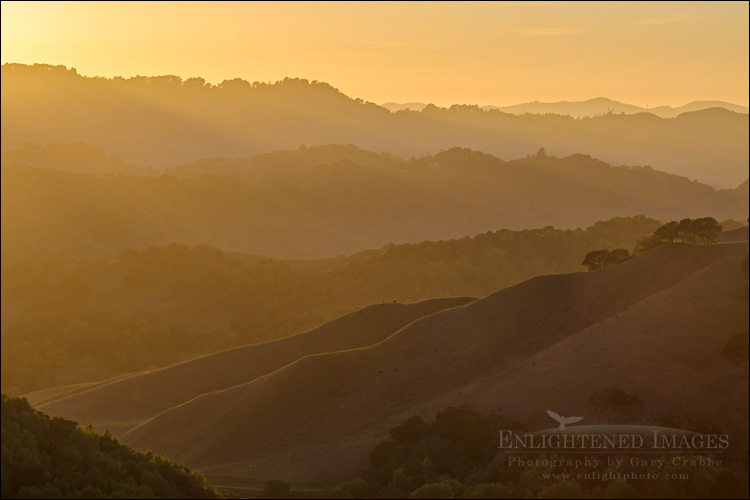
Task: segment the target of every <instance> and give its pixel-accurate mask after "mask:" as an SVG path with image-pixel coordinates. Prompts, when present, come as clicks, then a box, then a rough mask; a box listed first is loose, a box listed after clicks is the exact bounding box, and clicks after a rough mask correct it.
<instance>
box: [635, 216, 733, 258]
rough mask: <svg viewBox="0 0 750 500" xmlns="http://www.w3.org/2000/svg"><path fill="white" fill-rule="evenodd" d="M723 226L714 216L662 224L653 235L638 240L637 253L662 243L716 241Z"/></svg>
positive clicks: (691, 243)
mask: <svg viewBox="0 0 750 500" xmlns="http://www.w3.org/2000/svg"><path fill="white" fill-rule="evenodd" d="M721 231H722V227H721V224H719V223H718V222H717V221H716V219H714V218H713V217H701V218H699V219H682V220H681V221H679V222H678V221H670V222H667V223H666V224H662V225H661V226H659V228H657V229H656V231H654V234H652V235H651V236H648V237H645V238H641V239H640V240H638V245H637V246H636V247H635V253H636V254H639V253H643V252H645V251H647V250H650V249H651V248H654V247H655V246H657V245H661V244H662V243H674V242H675V241H681V242H683V243H688V244H690V245H695V244H696V243H698V242H701V243H703V244H704V245H710V244H712V243H716V241H717V240H718V239H719V236H720V235H721Z"/></svg>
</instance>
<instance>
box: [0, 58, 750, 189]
mask: <svg viewBox="0 0 750 500" xmlns="http://www.w3.org/2000/svg"><path fill="white" fill-rule="evenodd" d="M2 79H3V87H2V143H3V148H12V147H20V146H21V145H22V144H24V143H25V142H27V141H34V142H39V143H48V142H73V141H86V142H91V143H95V144H99V145H102V146H104V147H106V148H107V150H108V151H111V152H113V153H116V154H120V155H122V156H123V158H124V159H125V160H126V161H129V162H133V163H137V164H142V165H153V166H156V167H165V166H171V165H173V164H175V163H179V162H186V161H192V160H194V159H196V158H202V157H214V156H224V157H238V156H250V155H253V154H257V153H263V152H268V151H273V150H276V149H288V148H296V147H298V146H299V145H300V144H306V145H308V146H313V145H320V144H330V143H352V144H356V145H358V146H360V147H363V148H366V149H372V150H375V151H388V152H391V153H394V154H397V155H401V156H406V157H410V156H414V155H417V156H421V155H424V154H425V153H427V152H433V153H434V152H436V151H438V150H440V149H443V148H446V147H450V146H461V147H469V148H473V149H480V150H482V151H486V152H488V153H492V154H496V155H499V156H501V157H504V158H518V157H521V156H524V155H526V154H527V153H529V152H533V151H536V150H537V149H538V148H539V147H540V146H543V147H546V148H547V149H548V151H549V152H550V153H552V154H555V155H558V156H566V155H570V154H575V153H580V152H585V153H588V154H591V155H593V156H595V157H598V158H601V159H603V160H605V161H607V162H610V163H614V164H651V165H653V166H654V167H655V168H658V169H662V170H665V171H668V172H673V173H677V174H680V175H686V176H688V177H690V178H695V179H699V180H701V181H703V182H707V183H710V184H712V185H715V186H720V187H730V186H735V185H737V184H738V183H739V182H741V181H742V180H744V178H745V177H746V175H747V165H748V141H747V137H748V115H747V114H737V113H733V112H731V111H727V110H724V109H718V108H712V109H706V110H703V111H696V112H691V113H684V114H682V115H680V116H678V117H676V118H673V119H662V118H659V117H657V116H655V115H651V114H636V115H608V116H602V117H597V118H590V119H582V120H576V119H574V118H572V117H564V116H545V115H526V116H515V115H512V114H507V113H501V112H497V111H493V112H487V111H484V110H482V109H480V108H479V107H478V106H456V107H453V108H451V109H444V110H441V109H437V108H435V107H434V106H428V107H427V108H425V109H424V110H423V111H421V112H419V113H396V114H393V113H390V112H389V111H388V110H387V109H385V108H383V107H380V106H377V105H375V104H372V103H364V102H362V101H361V100H359V99H357V100H355V99H351V98H349V97H347V96H345V95H343V94H341V93H340V92H339V91H338V90H336V89H335V88H333V87H331V86H330V85H328V84H325V83H318V82H313V83H312V84H311V83H308V82H307V81H305V80H296V79H286V80H284V81H283V82H280V83H278V84H275V85H269V84H250V83H248V82H245V81H243V80H239V79H235V80H229V81H225V82H223V83H222V84H220V85H219V86H216V87H210V88H209V87H208V86H206V85H205V82H204V81H203V80H202V79H200V78H195V79H190V80H186V81H185V82H182V80H181V79H180V78H178V77H174V76H163V77H153V78H148V77H136V78H133V79H129V80H124V79H113V80H107V79H104V78H85V77H81V76H79V75H78V74H76V73H75V72H72V71H68V70H66V69H65V68H63V67H51V66H46V65H36V66H24V65H19V64H6V65H3V67H2Z"/></svg>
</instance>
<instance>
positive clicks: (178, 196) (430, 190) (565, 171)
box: [2, 146, 748, 265]
mask: <svg viewBox="0 0 750 500" xmlns="http://www.w3.org/2000/svg"><path fill="white" fill-rule="evenodd" d="M72 148H73V149H74V151H77V150H79V149H81V147H80V146H74V147H72ZM68 153H69V152H66V149H65V148H60V147H58V148H48V150H44V151H43V152H41V153H40V152H37V151H35V150H34V149H33V148H31V149H27V150H26V153H24V151H23V150H22V151H16V152H14V153H12V154H6V155H5V160H7V161H8V162H14V163H13V165H4V166H3V169H2V260H3V264H4V265H5V264H8V263H14V262H19V261H25V260H32V261H33V260H46V259H58V258H63V259H68V260H76V259H81V258H96V259H107V260H110V259H112V258H113V257H114V256H115V255H117V253H118V252H120V251H121V250H123V249H124V248H127V247H133V248H137V249H142V248H145V247H147V246H149V245H164V244H169V243H172V242H180V243H187V244H207V245H211V246H215V247H219V248H222V249H226V250H233V251H241V252H247V253H254V254H262V255H272V256H274V257H282V258H310V257H330V256H335V255H341V254H349V253H353V252H357V251H360V250H365V249H367V248H373V247H381V246H383V245H386V244H388V243H404V242H418V241H424V240H440V239H447V238H458V237H462V236H465V235H467V234H477V233H482V232H485V231H488V230H495V229H497V228H501V227H502V228H510V229H522V228H529V227H543V226H548V225H551V226H556V227H563V228H566V227H581V226H587V225H590V224H593V223H594V222H596V221H597V220H602V219H608V218H610V217H613V216H616V215H635V214H642V213H645V214H648V215H649V216H650V217H655V218H660V219H681V218H683V217H700V216H704V215H706V214H710V215H712V216H714V217H716V218H718V219H725V218H735V219H744V218H745V217H747V205H748V188H747V184H746V183H745V184H744V185H743V186H742V187H740V188H737V189H731V190H720V191H716V190H714V189H713V188H711V187H709V186H707V185H704V184H700V183H697V182H691V181H689V180H688V179H686V178H684V177H678V176H674V175H670V174H666V173H664V172H659V171H655V170H652V169H650V168H646V167H644V168H640V167H632V168H628V167H611V166H609V165H607V164H606V163H603V162H601V161H599V160H596V159H593V158H591V157H589V156H585V155H574V156H571V157H567V158H562V159H558V158H553V157H549V156H545V155H539V154H535V155H532V156H530V157H528V158H524V159H521V160H516V161H511V162H506V161H503V160H501V159H498V158H496V157H493V156H491V155H486V154H483V153H480V152H476V151H471V150H466V149H457V148H455V149H450V150H447V151H444V152H441V153H438V154H436V155H432V156H426V157H422V158H419V159H413V160H408V161H407V160H402V159H399V158H397V157H394V156H392V155H388V154H376V153H371V152H367V151H363V150H360V149H358V148H356V147H354V146H325V147H320V148H305V149H300V150H295V151H284V152H276V153H272V154H267V155H260V156H256V157H254V158H253V159H252V160H225V159H213V160H201V161H198V162H195V163H191V164H186V165H182V166H178V167H175V168H171V169H169V170H168V171H167V172H168V173H169V174H170V175H164V176H154V175H153V173H152V172H150V171H144V172H143V175H127V176H106V175H105V176H94V175H91V174H86V173H78V172H70V171H69V170H75V169H76V168H78V167H76V165H77V164H80V165H82V167H80V168H84V167H85V168H86V169H87V170H88V171H93V170H95V167H94V165H95V164H96V162H95V161H92V160H91V156H92V155H93V156H94V158H97V155H99V156H98V157H100V158H101V162H102V163H106V164H107V165H110V167H109V168H108V169H105V171H110V170H112V169H116V170H117V169H119V170H127V171H135V172H138V170H137V169H135V167H133V166H129V165H127V164H121V163H118V162H116V161H114V160H113V159H112V158H110V157H107V156H106V155H105V154H104V153H103V152H101V151H98V152H97V151H96V150H95V151H94V153H91V151H87V150H86V149H85V148H83V150H82V151H81V153H80V154H79V156H81V157H82V159H81V160H80V161H79V162H76V161H75V160H72V159H71V158H70V157H71V156H72V157H73V158H75V157H76V155H75V154H68ZM58 157H62V158H63V159H60V160H58V159H57V158H58ZM22 164H24V165H26V164H28V165H37V166H41V167H54V168H58V169H64V170H68V171H59V170H48V169H47V168H29V167H26V166H21V165H22ZM133 169H135V170H133ZM214 174H215V175H214ZM743 175H747V172H745V173H744V174H743Z"/></svg>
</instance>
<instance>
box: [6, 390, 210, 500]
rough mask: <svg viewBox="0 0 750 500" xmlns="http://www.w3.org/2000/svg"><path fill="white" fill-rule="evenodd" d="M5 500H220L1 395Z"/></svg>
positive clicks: (198, 482) (188, 475) (163, 465)
mask: <svg viewBox="0 0 750 500" xmlns="http://www.w3.org/2000/svg"><path fill="white" fill-rule="evenodd" d="M2 438H3V447H2V462H3V471H2V497H3V498H216V495H215V494H214V492H213V491H211V490H210V489H207V488H205V487H204V485H203V477H202V476H201V475H200V474H199V473H197V472H193V471H190V470H189V469H186V468H184V467H181V466H179V465H175V464H173V463H172V462H170V461H169V459H167V458H165V457H162V456H159V455H154V454H153V453H151V452H148V453H145V454H143V453H137V452H135V451H133V450H132V449H130V448H128V447H126V446H123V445H121V444H119V443H118V442H117V440H116V439H114V438H113V437H112V436H111V435H110V434H109V433H106V434H104V435H100V434H97V433H96V432H94V431H93V430H92V429H90V428H85V429H82V428H80V427H78V426H77V425H76V423H75V422H71V421H69V420H64V419H61V418H52V419H51V418H49V417H48V416H47V415H45V414H44V413H39V412H37V411H34V410H33V409H32V408H31V407H30V406H29V404H28V403H27V402H26V400H24V399H18V398H13V397H8V396H6V395H5V394H3V395H2Z"/></svg>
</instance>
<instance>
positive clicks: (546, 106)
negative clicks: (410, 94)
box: [383, 97, 748, 118]
mask: <svg viewBox="0 0 750 500" xmlns="http://www.w3.org/2000/svg"><path fill="white" fill-rule="evenodd" d="M426 106H427V104H425V103H422V102H407V103H403V104H400V103H396V102H386V103H384V104H383V107H384V108H386V109H388V110H389V111H391V112H398V111H403V110H411V111H422V110H423V109H424V108H425V107H426ZM708 108H724V109H726V110H729V111H734V112H735V113H747V112H748V108H747V106H739V105H737V104H732V103H731V102H724V101H694V102H689V103H687V104H685V105H683V106H676V107H672V106H651V107H641V106H634V105H632V104H626V103H623V102H619V101H615V100H612V99H607V98H606V97H596V98H594V99H588V100H586V101H558V102H538V101H537V102H525V103H521V104H514V105H510V106H493V105H487V106H482V109H485V110H498V111H502V112H504V113H513V114H516V115H522V114H526V113H531V114H556V115H568V116H572V117H574V118H583V117H587V116H588V117H591V116H596V115H604V114H607V113H614V114H620V113H625V114H628V115H632V114H637V113H646V112H648V113H651V114H652V115H656V116H659V117H661V118H675V117H677V116H679V115H681V114H682V113H687V112H690V111H701V110H704V109H708Z"/></svg>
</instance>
